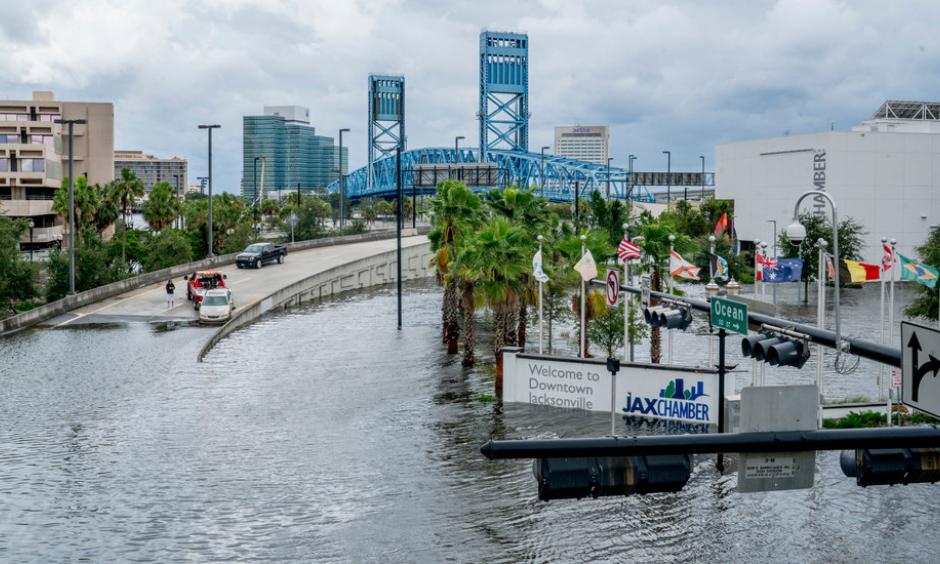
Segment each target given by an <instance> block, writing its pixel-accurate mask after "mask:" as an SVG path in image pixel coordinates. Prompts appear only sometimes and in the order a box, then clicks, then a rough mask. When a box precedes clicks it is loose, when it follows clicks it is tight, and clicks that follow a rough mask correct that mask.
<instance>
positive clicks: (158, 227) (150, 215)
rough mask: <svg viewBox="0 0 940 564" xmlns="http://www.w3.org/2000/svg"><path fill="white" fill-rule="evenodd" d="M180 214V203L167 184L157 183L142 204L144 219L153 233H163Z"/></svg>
mask: <svg viewBox="0 0 940 564" xmlns="http://www.w3.org/2000/svg"><path fill="white" fill-rule="evenodd" d="M179 213H180V202H179V200H178V199H177V198H176V193H175V192H174V191H173V189H172V188H171V187H170V183H169V182H157V183H156V184H154V185H153V188H152V189H151V190H150V196H149V198H148V199H147V202H146V203H145V204H144V219H145V220H146V221H147V224H148V225H150V229H151V230H153V231H154V232H160V231H163V229H165V228H166V227H169V226H171V225H172V224H173V220H174V219H176V217H177V216H178V215H179ZM213 217H214V214H213Z"/></svg>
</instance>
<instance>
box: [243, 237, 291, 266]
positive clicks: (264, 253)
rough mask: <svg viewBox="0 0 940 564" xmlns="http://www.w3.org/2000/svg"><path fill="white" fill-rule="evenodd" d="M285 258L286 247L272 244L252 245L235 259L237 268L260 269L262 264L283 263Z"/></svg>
mask: <svg viewBox="0 0 940 564" xmlns="http://www.w3.org/2000/svg"><path fill="white" fill-rule="evenodd" d="M286 256H287V247H285V246H284V245H275V244H273V243H252V244H251V245H248V246H247V247H245V250H244V251H242V252H240V253H238V256H237V257H235V265H236V266H237V267H238V268H261V267H262V266H263V265H264V263H266V262H272V261H277V263H278V264H280V263H282V262H284V257H286Z"/></svg>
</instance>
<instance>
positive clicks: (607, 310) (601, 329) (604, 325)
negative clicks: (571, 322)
mask: <svg viewBox="0 0 940 564" xmlns="http://www.w3.org/2000/svg"><path fill="white" fill-rule="evenodd" d="M588 336H589V337H590V338H591V342H593V343H597V344H598V345H600V346H601V347H603V348H604V350H605V351H607V356H608V357H612V356H614V352H615V351H616V350H617V349H618V348H620V347H622V346H623V307H608V306H606V305H605V306H604V308H603V310H602V311H601V312H600V314H599V315H597V316H596V317H595V319H594V320H593V321H591V322H590V323H588Z"/></svg>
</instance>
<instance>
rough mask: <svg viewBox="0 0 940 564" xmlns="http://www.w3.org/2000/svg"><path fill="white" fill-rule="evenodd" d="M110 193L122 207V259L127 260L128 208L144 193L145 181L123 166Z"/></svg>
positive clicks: (112, 184)
mask: <svg viewBox="0 0 940 564" xmlns="http://www.w3.org/2000/svg"><path fill="white" fill-rule="evenodd" d="M110 193H111V197H112V199H113V200H114V201H115V202H116V203H117V205H118V207H120V209H121V224H122V225H123V226H124V229H122V235H121V260H125V259H126V247H127V239H126V237H127V208H128V207H130V206H131V205H132V204H133V203H134V200H136V199H137V198H140V197H142V196H143V195H144V183H143V182H142V181H141V180H140V179H139V178H137V175H136V174H134V171H132V170H130V169H127V168H122V169H121V177H120V178H118V179H117V180H115V181H114V182H112V183H111V189H110Z"/></svg>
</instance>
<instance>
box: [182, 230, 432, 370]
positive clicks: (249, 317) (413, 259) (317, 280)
mask: <svg viewBox="0 0 940 564" xmlns="http://www.w3.org/2000/svg"><path fill="white" fill-rule="evenodd" d="M401 256H402V280H416V279H418V278H425V277H429V276H433V275H434V273H435V271H434V268H432V267H431V259H432V258H433V256H434V255H433V253H432V252H431V243H429V242H425V243H421V244H418V245H413V246H410V247H403V248H402V251H401ZM396 259H397V257H396V250H395V249H392V250H390V251H382V252H379V253H376V254H374V255H371V256H368V257H364V258H361V259H358V260H355V261H352V262H349V263H347V264H344V265H341V266H336V267H333V268H330V269H328V270H324V271H322V272H318V273H316V274H313V275H311V276H309V277H307V278H305V279H303V280H299V281H297V282H294V283H293V284H290V285H289V286H285V287H283V288H281V289H279V290H276V291H275V292H273V293H271V294H269V295H267V296H263V297H261V298H258V299H257V300H255V301H253V302H251V303H250V304H248V305H246V306H244V307H242V308H239V310H238V311H236V313H235V314H234V315H233V316H232V318H231V319H230V320H229V321H228V323H226V324H225V325H223V326H222V327H220V328H218V329H217V330H216V331H215V332H214V333H213V334H212V336H211V337H210V338H209V340H208V341H207V342H206V344H204V345H203V346H202V349H201V350H200V351H199V356H198V357H197V360H198V361H199V362H202V359H203V358H204V357H205V356H206V354H207V353H208V352H209V351H210V350H212V347H214V346H215V345H216V344H217V343H218V342H219V341H221V340H222V339H224V338H225V337H226V336H228V335H230V334H231V333H233V332H234V331H236V330H238V329H241V328H242V327H245V326H247V325H250V324H251V323H253V322H254V321H256V320H257V319H258V318H260V317H261V316H262V315H264V314H265V313H267V312H269V311H272V310H275V309H277V308H283V309H287V308H288V307H291V306H300V305H301V304H302V303H303V302H310V301H313V300H321V299H323V298H327V297H330V296H333V295H336V294H341V293H343V292H348V291H350V290H358V289H360V288H368V287H371V286H378V285H381V284H388V283H390V282H394V281H395V276H396V268H397V261H396Z"/></svg>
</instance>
